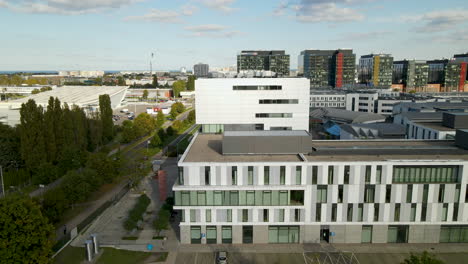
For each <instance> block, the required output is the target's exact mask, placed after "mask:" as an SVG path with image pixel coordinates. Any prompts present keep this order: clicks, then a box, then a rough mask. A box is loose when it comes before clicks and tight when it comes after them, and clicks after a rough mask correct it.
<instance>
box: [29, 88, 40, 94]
mask: <svg viewBox="0 0 468 264" xmlns="http://www.w3.org/2000/svg"><path fill="white" fill-rule="evenodd" d="M40 92H41V91H40V90H39V89H37V88H36V89H33V90H32V91H31V94H38V93H40Z"/></svg>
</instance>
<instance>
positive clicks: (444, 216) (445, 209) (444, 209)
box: [441, 204, 448, 222]
mask: <svg viewBox="0 0 468 264" xmlns="http://www.w3.org/2000/svg"><path fill="white" fill-rule="evenodd" d="M447 213H448V204H444V205H443V206H442V216H441V217H442V221H443V222H445V221H447Z"/></svg>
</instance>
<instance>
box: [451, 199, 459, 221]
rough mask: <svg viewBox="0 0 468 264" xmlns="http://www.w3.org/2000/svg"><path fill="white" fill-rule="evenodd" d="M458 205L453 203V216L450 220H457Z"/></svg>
mask: <svg viewBox="0 0 468 264" xmlns="http://www.w3.org/2000/svg"><path fill="white" fill-rule="evenodd" d="M458 206H459V204H458V203H454V204H453V217H452V221H458Z"/></svg>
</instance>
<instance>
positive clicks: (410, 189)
mask: <svg viewBox="0 0 468 264" xmlns="http://www.w3.org/2000/svg"><path fill="white" fill-rule="evenodd" d="M412 197H413V185H412V184H408V186H407V187H406V202H407V203H411V200H412Z"/></svg>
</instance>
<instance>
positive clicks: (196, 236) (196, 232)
mask: <svg viewBox="0 0 468 264" xmlns="http://www.w3.org/2000/svg"><path fill="white" fill-rule="evenodd" d="M190 240H191V241H190V242H191V243H192V244H201V227H200V226H191V227H190Z"/></svg>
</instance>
